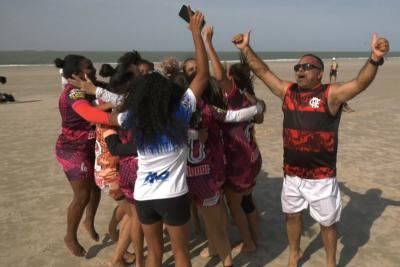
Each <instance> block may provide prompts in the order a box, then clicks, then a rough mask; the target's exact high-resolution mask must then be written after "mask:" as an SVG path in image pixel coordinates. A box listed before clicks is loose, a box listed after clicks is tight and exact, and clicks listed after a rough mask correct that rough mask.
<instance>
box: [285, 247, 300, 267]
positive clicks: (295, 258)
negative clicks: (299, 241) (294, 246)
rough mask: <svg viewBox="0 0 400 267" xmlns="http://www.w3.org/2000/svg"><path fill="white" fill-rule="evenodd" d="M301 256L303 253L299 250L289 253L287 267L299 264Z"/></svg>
mask: <svg viewBox="0 0 400 267" xmlns="http://www.w3.org/2000/svg"><path fill="white" fill-rule="evenodd" d="M302 256H303V252H302V251H301V250H299V251H297V252H294V253H290V255H289V263H288V267H297V263H298V262H299V260H300V259H301V257H302Z"/></svg>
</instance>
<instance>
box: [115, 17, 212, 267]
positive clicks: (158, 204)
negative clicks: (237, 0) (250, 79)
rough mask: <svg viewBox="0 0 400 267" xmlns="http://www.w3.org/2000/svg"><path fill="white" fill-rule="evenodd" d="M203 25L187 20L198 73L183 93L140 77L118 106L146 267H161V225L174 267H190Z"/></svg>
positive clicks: (203, 75)
mask: <svg viewBox="0 0 400 267" xmlns="http://www.w3.org/2000/svg"><path fill="white" fill-rule="evenodd" d="M203 20H204V16H203V15H202V14H201V13H200V12H195V13H193V14H191V15H190V23H189V29H190V31H191V32H192V36H193V41H194V46H195V53H196V59H197V66H198V70H197V75H196V77H195V78H194V79H193V81H192V82H191V84H190V86H189V89H187V90H183V89H182V88H180V87H179V86H178V85H177V84H175V83H173V82H172V81H170V80H169V79H167V78H165V77H164V76H162V75H160V74H159V73H151V74H148V75H145V76H143V77H141V78H140V79H138V81H136V82H135V84H134V92H133V93H129V95H128V96H127V98H126V100H125V102H124V107H123V109H126V110H127V112H126V113H122V114H121V115H120V116H119V121H120V123H122V125H123V126H125V127H127V128H129V129H131V131H132V133H133V135H134V140H135V143H136V146H137V148H138V171H137V179H136V183H135V192H134V199H135V203H136V207H137V212H138V215H139V220H140V223H141V225H142V228H143V231H144V235H145V238H146V242H147V245H148V249H149V254H148V257H147V259H146V265H148V266H161V264H162V255H163V248H164V246H163V237H162V226H163V223H165V225H166V228H167V231H168V233H169V236H170V239H171V245H172V251H173V253H174V256H175V266H179V267H182V266H191V264H190V258H189V250H188V235H189V228H188V227H189V224H188V222H189V219H190V205H189V200H188V187H187V183H186V162H187V154H188V147H187V129H188V124H189V120H190V117H191V115H192V113H193V112H194V110H195V108H196V101H198V100H200V99H201V95H202V93H203V91H204V89H205V86H206V84H207V80H208V77H209V70H208V60H207V54H206V51H205V48H204V44H203V40H202V37H201V25H202V22H203ZM124 117H125V119H124Z"/></svg>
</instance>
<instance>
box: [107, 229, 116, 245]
mask: <svg viewBox="0 0 400 267" xmlns="http://www.w3.org/2000/svg"><path fill="white" fill-rule="evenodd" d="M108 234H109V235H110V237H111V240H112V241H113V242H115V243H116V242H117V241H118V239H119V230H118V229H117V228H115V227H108Z"/></svg>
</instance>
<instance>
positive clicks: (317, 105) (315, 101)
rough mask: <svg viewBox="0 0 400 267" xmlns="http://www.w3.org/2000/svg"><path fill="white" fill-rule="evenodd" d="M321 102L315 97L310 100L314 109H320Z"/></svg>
mask: <svg viewBox="0 0 400 267" xmlns="http://www.w3.org/2000/svg"><path fill="white" fill-rule="evenodd" d="M319 102H321V99H319V98H318V97H315V96H314V97H313V98H311V100H310V106H311V107H312V108H319Z"/></svg>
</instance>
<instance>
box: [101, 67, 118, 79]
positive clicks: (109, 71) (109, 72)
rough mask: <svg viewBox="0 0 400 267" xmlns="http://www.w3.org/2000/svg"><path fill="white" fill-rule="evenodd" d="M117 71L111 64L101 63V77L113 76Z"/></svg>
mask: <svg viewBox="0 0 400 267" xmlns="http://www.w3.org/2000/svg"><path fill="white" fill-rule="evenodd" d="M114 73H115V69H114V68H113V67H112V66H111V65H110V64H103V65H101V68H100V71H99V74H100V76H101V77H105V78H106V77H111V76H113V75H114Z"/></svg>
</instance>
